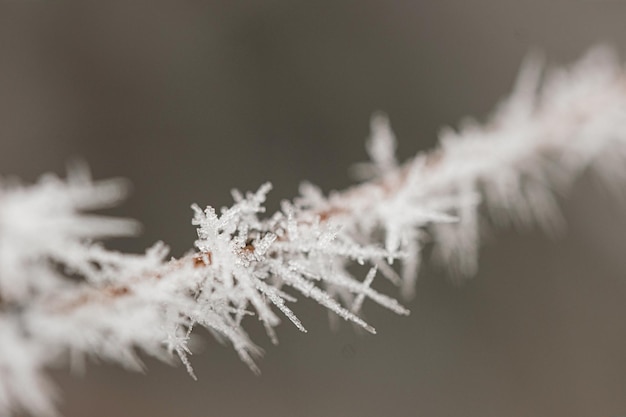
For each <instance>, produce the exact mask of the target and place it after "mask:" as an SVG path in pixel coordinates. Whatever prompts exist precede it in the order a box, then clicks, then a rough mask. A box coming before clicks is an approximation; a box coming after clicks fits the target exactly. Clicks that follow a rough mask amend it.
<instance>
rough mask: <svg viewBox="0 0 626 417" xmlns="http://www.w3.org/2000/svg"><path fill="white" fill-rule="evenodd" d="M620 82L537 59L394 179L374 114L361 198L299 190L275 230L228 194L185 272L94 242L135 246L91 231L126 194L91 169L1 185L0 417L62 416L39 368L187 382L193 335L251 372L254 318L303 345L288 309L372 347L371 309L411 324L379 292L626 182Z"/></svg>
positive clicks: (113, 230) (155, 257)
mask: <svg viewBox="0 0 626 417" xmlns="http://www.w3.org/2000/svg"><path fill="white" fill-rule="evenodd" d="M624 75H625V73H624V70H623V68H622V67H621V65H620V64H619V63H618V62H617V61H616V59H615V58H614V57H613V56H612V55H611V54H610V53H609V52H607V51H606V50H604V49H597V50H594V51H592V52H591V53H589V54H588V55H587V56H586V57H584V58H583V59H582V60H581V61H580V62H579V63H577V64H576V65H575V66H573V67H572V68H569V69H561V70H556V71H553V72H552V73H550V74H549V75H548V76H547V77H545V81H543V82H542V81H541V79H542V77H541V65H539V62H538V60H537V59H532V60H529V61H528V62H527V63H526V65H525V66H524V67H523V70H522V71H521V75H520V77H519V80H518V82H517V84H516V86H515V89H514V92H513V94H512V95H511V97H510V98H509V99H507V100H506V101H504V102H503V103H502V104H501V105H500V106H499V107H498V109H497V111H496V112H495V114H494V115H493V116H492V117H491V119H490V120H489V121H488V122H487V123H486V124H484V125H482V126H481V125H479V124H478V123H476V122H474V121H471V120H468V121H466V122H465V123H464V124H463V125H462V128H461V129H460V130H459V131H453V130H451V129H447V130H444V131H443V132H442V133H441V137H440V146H439V147H438V148H437V149H436V150H434V151H431V152H428V153H424V154H419V155H417V156H416V157H415V158H413V159H411V160H409V161H407V162H405V163H404V164H399V163H398V162H397V161H396V159H395V148H396V140H395V136H394V134H393V132H392V130H391V128H390V126H389V123H388V120H387V118H386V117H385V116H384V115H382V114H377V115H375V116H374V118H373V119H372V135H371V137H370V139H369V141H368V144H367V150H368V153H369V154H370V157H371V162H369V163H365V164H360V165H359V166H358V167H357V173H358V174H359V176H360V177H361V178H362V179H364V180H365V182H363V183H361V184H359V185H356V186H354V187H352V188H350V189H347V190H344V191H342V192H335V193H331V194H330V195H329V196H325V195H323V194H322V193H321V192H320V190H319V189H317V188H316V187H315V186H313V185H311V184H303V185H302V187H301V193H300V196H299V197H297V198H295V199H294V200H292V201H284V202H283V203H282V205H281V210H279V211H278V212H276V213H274V214H272V215H266V214H265V209H264V206H263V204H264V202H265V198H266V195H267V193H268V192H269V190H270V188H271V187H270V185H269V184H265V185H263V186H261V187H260V188H259V190H258V191H256V192H254V193H247V194H242V193H240V192H237V191H235V192H233V197H234V200H235V201H234V204H233V206H232V207H229V208H224V209H222V210H221V211H219V212H217V211H216V210H215V209H213V208H211V207H208V208H206V209H202V208H200V207H198V206H195V205H194V206H193V211H194V217H193V224H194V225H195V226H196V227H197V231H198V239H197V240H196V242H195V249H194V251H192V252H191V253H189V254H188V255H186V256H183V257H182V258H179V259H168V258H167V256H168V249H167V247H166V246H165V245H164V244H162V243H157V244H156V245H154V246H153V247H152V248H150V249H148V250H147V251H146V253H145V254H142V255H131V254H123V253H118V252H114V251H111V250H108V249H106V248H105V247H104V246H103V245H101V244H100V243H98V242H99V241H100V240H102V239H103V238H107V237H115V236H124V235H131V234H134V233H135V232H136V231H137V224H136V223H135V222H133V221H130V220H125V219H114V218H109V217H103V216H97V215H94V214H89V212H92V211H93V210H97V209H101V208H105V207H109V206H111V205H114V204H117V203H118V202H119V201H120V200H121V199H122V198H123V196H124V194H125V193H124V190H125V186H124V185H125V184H124V182H122V181H119V180H111V181H104V182H94V181H92V180H91V178H90V177H89V175H88V174H87V173H86V172H87V171H86V170H84V169H74V170H71V171H70V175H69V177H68V178H67V179H66V180H62V179H59V178H57V177H54V176H46V177H44V178H42V179H41V180H40V181H39V182H38V183H36V184H35V185H30V186H23V185H20V184H19V183H16V182H11V181H7V180H5V181H1V182H0V340H1V342H0V414H2V415H5V414H11V413H13V412H21V411H25V412H27V413H30V414H32V415H37V416H51V415H55V408H54V401H53V400H54V395H53V390H51V389H50V384H49V383H48V381H47V379H46V374H45V368H46V367H47V366H50V365H54V364H57V363H59V362H62V361H65V360H68V361H69V362H70V365H71V366H73V367H80V366H81V363H82V362H83V361H84V360H85V358H89V357H95V358H101V359H105V360H108V361H113V362H117V363H120V364H121V365H123V366H125V367H128V368H130V369H141V367H142V364H141V360H140V358H139V352H142V353H143V354H148V355H152V356H155V357H157V358H161V359H163V360H165V361H171V360H173V358H176V357H178V358H179V359H180V360H181V361H182V362H183V364H184V365H185V366H186V367H187V369H188V371H189V372H190V373H191V375H192V376H193V370H192V368H191V364H190V361H189V359H188V356H189V354H190V353H191V351H190V347H189V341H190V336H191V332H192V329H193V328H194V327H196V326H202V327H204V328H206V329H208V330H209V331H211V332H212V333H213V334H214V335H215V336H216V337H217V338H219V339H221V340H225V341H227V342H229V343H230V344H232V346H233V347H234V349H235V350H236V352H237V353H238V354H239V356H240V357H241V359H242V360H243V361H244V362H246V363H247V364H248V366H249V367H250V368H251V369H252V370H254V371H258V369H257V367H256V364H255V357H256V356H258V354H259V353H260V351H259V349H258V347H257V346H256V345H255V344H254V342H253V341H251V340H250V338H249V337H248V334H247V333H246V331H245V330H244V326H243V324H244V321H250V320H249V319H248V320H244V319H245V318H246V317H249V316H253V317H256V318H257V319H258V320H259V321H260V322H261V323H262V325H263V326H264V327H265V329H266V331H267V334H268V336H269V337H270V339H271V340H272V341H274V342H276V341H277V337H276V334H275V328H276V326H277V325H278V324H279V323H280V321H281V319H283V320H284V319H286V320H288V321H290V322H291V323H293V325H295V326H296V327H297V328H298V329H300V330H302V331H303V332H304V331H306V330H305V324H303V323H302V322H301V321H300V320H299V319H298V317H297V316H296V314H295V313H294V312H293V310H292V309H293V305H294V302H295V301H296V299H297V298H302V297H306V298H310V299H312V300H314V301H315V302H317V303H319V304H320V305H321V306H323V307H325V308H326V309H328V310H329V311H331V312H332V313H334V314H335V315H336V316H338V317H341V318H343V319H345V320H347V321H350V322H353V323H355V324H356V325H358V326H361V327H362V328H364V329H366V330H367V331H369V332H372V333H374V332H375V330H374V328H373V327H372V326H371V325H370V324H368V323H366V322H365V321H364V320H363V319H362V318H361V317H360V315H359V313H360V310H361V307H362V305H363V303H364V302H365V301H366V300H371V301H373V302H374V303H377V304H379V305H381V306H383V307H384V308H387V309H390V310H392V311H394V312H396V313H398V314H408V311H407V310H406V309H405V308H404V307H403V306H402V305H401V304H400V303H398V302H397V301H396V300H395V299H394V298H393V297H389V296H387V295H385V294H382V293H380V292H378V291H376V290H375V289H374V288H373V287H372V283H373V282H374V279H375V277H376V276H377V275H379V274H380V275H383V276H384V277H386V278H387V279H389V280H391V281H392V282H394V283H396V284H397V285H399V286H400V287H401V289H402V291H403V293H404V294H405V295H407V296H410V295H411V293H412V291H413V290H414V288H415V280H416V278H417V275H418V270H419V266H420V253H422V250H423V249H424V248H426V247H428V248H429V249H430V250H432V254H433V257H434V258H435V259H436V260H437V261H438V262H440V263H442V264H443V265H445V266H447V267H448V268H449V270H450V272H451V273H452V274H457V275H464V276H465V275H471V274H473V273H474V272H475V271H476V268H477V265H478V264H477V257H478V249H479V245H480V237H481V233H482V232H483V231H484V229H485V226H486V225H488V224H494V225H509V224H511V225H516V226H522V227H527V226H530V225H539V226H540V227H542V228H543V229H545V230H547V231H549V232H555V231H558V229H559V228H560V227H561V224H562V220H561V218H560V217H559V211H558V207H557V201H556V198H555V195H556V194H558V193H562V192H566V191H567V189H568V187H570V186H571V184H572V183H573V180H574V179H575V178H576V177H577V176H579V175H580V174H581V173H582V172H583V171H584V170H586V169H588V168H592V169H593V170H594V171H597V172H599V173H600V174H601V176H602V177H603V178H605V179H606V183H607V184H609V185H612V184H614V181H615V178H616V177H618V176H620V177H623V176H624V175H626V170H625V169H624V168H623V167H624V166H625V165H624V163H625V162H626V79H625V76H624ZM355 264H360V265H365V269H363V268H354V265H355ZM392 264H393V265H392ZM360 270H362V271H363V273H362V275H359V274H358V273H355V272H354V271H360Z"/></svg>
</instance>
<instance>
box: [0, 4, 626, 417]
mask: <svg viewBox="0 0 626 417" xmlns="http://www.w3.org/2000/svg"><path fill="white" fill-rule="evenodd" d="M624 22H626V2H624V1H619V0H615V1H610V0H608V1H601V0H597V1H593V0H588V1H583V0H554V1H546V0H530V1H523V2H522V1H511V0H467V1H461V0H416V1H373V0H360V1H344V0H338V1H324V0H320V1H316V2H304V1H295V0H292V1H287V0H264V1H251V0H248V1H238V2H234V1H233V2H231V1H222V2H217V1H208V0H193V1H192V0H178V1H163V0H151V1H100V2H96V1H89V0H82V1H76V2H68V1H64V0H12V1H6V0H2V1H1V3H0V138H1V139H0V167H1V168H0V171H1V172H2V173H3V174H4V175H16V176H19V177H21V178H24V179H25V180H29V181H31V180H34V179H36V178H37V177H38V176H39V175H40V174H41V173H43V172H45V171H54V172H58V173H62V172H63V171H64V167H65V164H66V162H67V161H70V160H72V159H73V158H76V157H80V158H84V159H85V160H87V161H88V162H89V164H90V166H91V167H92V169H93V172H94V176H95V177H96V178H106V177H111V176H122V177H126V178H128V179H130V180H131V181H132V183H133V184H134V192H133V194H132V197H131V198H130V199H129V200H128V202H127V203H126V204H125V205H123V206H122V207H120V208H118V209H116V210H115V213H116V214H120V215H124V216H130V217H134V218H137V219H140V220H141V221H142V222H143V224H144V226H145V230H144V233H143V234H142V236H140V237H139V238H137V239H132V240H124V241H118V242H114V243H113V245H115V246H117V247H119V248H121V249H124V250H133V251H141V250H142V249H144V248H145V247H146V246H148V245H150V244H151V243H152V242H154V241H156V240H164V241H165V242H167V243H168V244H170V245H171V247H172V251H173V254H174V255H177V256H178V255H181V254H183V253H184V252H186V251H187V250H189V249H190V248H191V247H192V244H193V240H194V238H195V231H194V229H193V227H192V226H191V224H190V218H191V210H190V209H189V205H190V204H191V203H192V202H197V203H199V204H201V205H207V204H211V205H214V206H218V207H219V206H222V205H226V204H229V203H230V194H229V190H230V189H231V188H233V187H237V188H240V189H243V190H248V189H255V188H256V187H257V186H258V185H260V184H261V183H262V182H264V181H266V180H271V181H272V182H273V183H274V185H275V191H274V192H273V193H272V197H271V201H270V202H269V205H270V207H271V208H276V207H277V202H278V201H279V200H280V199H281V198H289V197H292V196H293V195H294V194H295V193H296V190H297V186H298V183H299V182H300V181H301V180H304V179H307V180H310V181H312V182H314V183H316V184H318V185H320V186H321V187H322V188H323V189H324V190H325V191H329V190H331V189H340V188H343V187H346V186H347V185H349V184H350V183H351V179H350V178H349V176H348V175H347V172H348V167H349V166H350V165H351V164H353V163H355V162H358V161H361V160H363V159H364V158H365V152H364V151H363V143H364V139H365V137H366V136H367V134H368V123H369V117H370V115H371V114H372V112H374V111H376V110H384V111H386V112H387V113H388V114H389V115H390V117H391V121H392V124H393V127H394V129H395V131H396V133H397V135H398V137H399V139H400V155H401V156H402V157H403V158H406V157H408V156H410V155H413V154H414V153H415V152H417V151H419V150H424V149H428V148H430V147H431V146H433V145H434V144H435V141H436V134H437V131H438V129H439V128H440V127H441V126H443V125H450V124H452V125H455V124H457V122H458V121H459V120H461V119H462V118H463V117H464V116H467V115H473V116H476V117H479V118H484V117H485V116H486V115H487V114H488V112H489V110H490V109H491V108H493V106H494V105H495V104H496V103H497V101H498V100H499V99H500V98H501V97H503V96H504V95H505V94H506V93H507V92H508V91H509V89H510V86H511V84H512V82H513V80H514V78H515V75H516V72H517V69H518V67H519V64H520V62H521V60H522V59H523V57H524V56H525V55H526V54H527V52H529V51H530V50H532V49H540V50H542V51H544V52H545V54H546V56H547V57H548V58H549V60H550V62H551V63H552V64H557V63H568V62H571V61H572V60H574V59H576V58H577V57H579V56H580V55H581V54H582V53H584V51H585V50H587V49H588V48H589V47H590V46H592V45H594V44H596V43H598V42H608V43H610V44H612V45H614V46H615V47H616V48H617V49H618V50H621V51H622V53H623V52H625V51H624V49H625V47H626V25H625V24H624ZM622 56H624V55H622ZM563 208H564V212H565V214H566V216H567V219H568V222H569V226H570V227H569V231H568V235H567V236H566V237H564V238H563V239H561V240H559V241H549V240H548V239H547V238H545V237H544V236H542V235H541V234H539V233H532V232H528V233H521V234H520V233H515V232H513V231H506V230H501V231H499V233H498V235H497V236H496V239H495V240H493V241H491V242H489V243H487V244H486V245H485V247H484V250H483V251H482V254H481V262H480V265H481V266H480V272H479V274H478V275H477V276H476V277H475V278H473V279H472V280H469V281H466V282H463V283H461V284H455V283H452V282H451V281H450V280H449V279H446V275H445V273H443V272H442V271H439V270H437V269H436V268H434V269H433V268H427V269H426V270H424V271H423V273H422V275H421V277H420V281H419V283H418V288H417V296H416V298H415V299H413V300H410V301H408V302H407V304H408V306H409V307H410V308H411V310H412V315H411V316H410V317H408V318H405V317H397V316H394V315H393V314H390V313H388V312H386V311H383V310H382V309H380V308H376V307H373V306H371V305H368V306H366V311H365V313H366V316H367V319H368V320H369V321H370V322H371V323H372V324H373V325H374V326H375V327H376V328H377V329H378V331H379V334H378V335H377V336H369V335H364V334H361V332H359V331H357V330H355V329H354V328H352V327H351V326H349V325H346V324H342V325H341V326H340V328H339V329H338V331H335V332H333V331H331V330H330V328H329V325H328V321H327V317H326V314H325V313H324V312H323V311H321V309H320V308H317V307H315V306H313V305H312V304H311V303H307V302H300V303H298V305H297V306H295V309H296V311H297V312H298V313H299V314H300V316H301V318H302V319H303V321H304V323H305V325H306V326H307V327H308V328H309V333H308V334H306V335H305V334H300V333H299V332H298V331H297V330H296V329H294V328H293V326H290V325H289V324H285V325H283V326H281V328H280V329H279V336H280V337H281V344H280V345H279V346H277V347H273V346H271V345H270V343H269V342H268V341H267V339H266V338H265V337H264V336H263V333H262V331H261V330H260V329H259V328H258V326H257V323H255V321H254V320H250V323H249V324H250V325H251V326H249V328H250V331H251V333H252V334H254V335H255V336H256V340H257V341H259V342H260V344H261V345H262V346H263V347H264V348H266V355H265V357H264V359H263V360H262V361H261V362H260V366H261V369H262V371H263V374H262V376H260V377H256V376H254V375H253V374H252V373H251V372H250V371H249V370H248V369H247V368H246V367H245V365H243V364H242V363H241V362H240V361H239V360H238V358H237V357H236V355H235V353H234V352H233V351H232V349H230V348H227V347H223V346H221V345H219V344H218V343H217V342H215V341H214V340H213V339H211V338H210V337H205V340H206V342H205V344H204V347H203V349H202V350H201V351H200V352H198V353H197V354H195V355H194V356H193V358H192V360H193V364H194V366H195V369H196V373H197V374H198V376H199V382H194V381H193V380H192V379H191V378H189V377H188V376H187V374H186V373H185V371H184V369H183V368H182V367H177V368H171V367H168V366H167V365H163V364H160V363H156V362H154V361H152V360H149V359H148V360H147V371H146V373H145V374H132V373H126V372H125V371H123V370H121V369H119V368H116V367H112V366H108V365H104V364H92V366H90V367H89V368H88V370H87V373H86V374H85V375H84V376H82V377H81V376H72V375H70V374H69V373H68V372H67V371H65V370H59V371H56V372H55V373H54V375H55V379H56V380H57V381H58V383H59V385H60V392H61V397H62V403H61V404H62V405H61V409H62V412H63V414H64V415H65V416H67V417H74V416H90V417H100V416H103V417H104V416H152V417H159V416H189V417H193V416H226V417H228V416H248V415H255V416H259V417H261V416H295V417H299V416H302V417H309V416H310V417H313V416H328V417H334V416H359V417H366V416H387V415H388V416H429V417H439V416H459V417H460V416H464V417H465V416H477V417H478V416H480V417H486V416H581V417H582V416H605V417H618V416H626V395H625V394H626V323H625V322H624V319H623V318H624V315H625V314H626V257H625V256H624V254H625V252H624V246H625V244H626V216H625V215H624V206H623V205H620V204H618V203H617V202H616V200H615V199H614V198H611V197H610V196H608V195H607V194H606V193H604V192H603V191H602V190H598V189H596V188H594V187H593V182H592V181H591V180H590V179H589V178H583V179H582V180H581V181H580V183H579V185H578V187H577V188H576V190H575V191H574V193H573V195H571V196H570V197H569V198H568V199H567V200H564V201H563ZM387 290H390V291H393V290H392V289H389V288H387ZM205 336H206V335H205Z"/></svg>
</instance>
